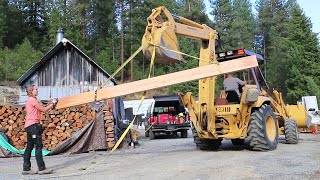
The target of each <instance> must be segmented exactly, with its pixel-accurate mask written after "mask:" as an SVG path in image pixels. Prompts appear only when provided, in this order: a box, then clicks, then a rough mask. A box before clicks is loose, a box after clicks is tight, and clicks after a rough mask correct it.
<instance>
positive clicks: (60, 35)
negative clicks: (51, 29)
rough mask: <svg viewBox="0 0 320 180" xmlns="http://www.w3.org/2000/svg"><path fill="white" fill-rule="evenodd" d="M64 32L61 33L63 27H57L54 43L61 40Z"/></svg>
mask: <svg viewBox="0 0 320 180" xmlns="http://www.w3.org/2000/svg"><path fill="white" fill-rule="evenodd" d="M63 36H64V33H63V29H62V28H61V27H59V28H58V30H57V41H56V44H58V43H59V42H61V41H62V39H63V38H64V37H63Z"/></svg>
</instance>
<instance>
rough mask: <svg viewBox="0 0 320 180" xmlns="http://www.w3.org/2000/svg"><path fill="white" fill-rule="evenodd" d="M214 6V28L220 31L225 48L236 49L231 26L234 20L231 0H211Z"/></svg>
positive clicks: (212, 13)
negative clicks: (233, 43)
mask: <svg viewBox="0 0 320 180" xmlns="http://www.w3.org/2000/svg"><path fill="white" fill-rule="evenodd" d="M210 4H211V7H212V8H213V10H212V12H211V15H213V17H214V22H213V23H214V28H215V29H216V30H217V31H218V33H219V37H220V39H221V40H222V42H223V47H224V49H225V50H231V49H234V48H233V47H232V45H231V43H232V37H231V32H230V29H231V26H232V21H233V14H232V1H231V0H210Z"/></svg>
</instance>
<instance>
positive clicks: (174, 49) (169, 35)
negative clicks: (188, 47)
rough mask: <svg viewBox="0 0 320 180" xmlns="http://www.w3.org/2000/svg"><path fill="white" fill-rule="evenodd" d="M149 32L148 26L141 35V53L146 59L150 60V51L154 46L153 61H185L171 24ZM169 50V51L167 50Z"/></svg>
mask: <svg viewBox="0 0 320 180" xmlns="http://www.w3.org/2000/svg"><path fill="white" fill-rule="evenodd" d="M153 32H154V33H152V34H151V33H150V32H149V30H148V27H147V29H146V32H145V34H144V36H143V37H142V46H143V54H144V56H145V57H146V58H147V59H150V60H151V57H152V53H153V51H154V45H156V48H155V51H156V52H155V59H154V61H155V63H159V64H173V63H178V62H185V61H184V59H183V58H182V56H181V54H179V53H178V52H180V50H179V45H178V40H177V36H176V34H175V32H174V29H173V27H172V26H167V25H166V23H163V26H162V27H161V28H159V29H156V30H155V31H153ZM169 50H170V51H169Z"/></svg>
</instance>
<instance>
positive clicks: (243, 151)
mask: <svg viewBox="0 0 320 180" xmlns="http://www.w3.org/2000/svg"><path fill="white" fill-rule="evenodd" d="M189 133H190V132H189ZM139 143H140V146H137V147H136V148H133V147H128V148H126V149H121V150H118V151H116V152H114V153H113V154H111V155H110V156H108V155H107V154H108V152H106V151H96V152H90V153H83V154H77V155H69V156H68V155H58V156H49V157H45V162H46V165H47V167H48V168H53V169H54V174H51V175H27V176H26V175H22V174H21V170H22V161H23V160H22V157H16V158H1V159H0V172H1V173H0V179H10V180H11V179H77V180H80V179H92V178H94V179H224V180H225V179H268V180H269V179H281V180H283V179H290V180H294V179H299V180H300V179H320V135H319V134H318V135H314V134H306V133H303V134H300V141H299V144H297V145H289V144H285V141H284V137H282V136H281V137H280V142H279V144H278V148H277V150H275V151H270V152H256V151H250V150H249V147H248V143H246V144H245V145H243V146H233V145H232V144H231V141H230V140H223V141H222V146H221V147H220V149H219V150H218V151H200V150H197V149H196V148H195V144H194V143H193V139H192V138H191V137H190V134H189V138H185V139H182V138H180V137H173V138H172V137H171V138H169V137H166V136H163V137H160V138H158V139H155V140H152V141H150V140H149V139H145V138H143V139H141V138H140V140H139ZM32 164H33V169H36V162H35V160H34V158H33V159H32ZM84 169H86V170H84Z"/></svg>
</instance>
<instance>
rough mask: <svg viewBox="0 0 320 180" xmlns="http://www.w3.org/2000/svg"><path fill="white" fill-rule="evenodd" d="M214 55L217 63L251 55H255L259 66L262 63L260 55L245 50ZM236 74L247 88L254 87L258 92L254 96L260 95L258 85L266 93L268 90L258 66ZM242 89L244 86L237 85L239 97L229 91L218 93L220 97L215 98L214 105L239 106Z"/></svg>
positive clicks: (234, 92) (233, 91) (260, 90)
mask: <svg viewBox="0 0 320 180" xmlns="http://www.w3.org/2000/svg"><path fill="white" fill-rule="evenodd" d="M216 55H217V61H218V62H224V61H229V60H234V59H237V58H242V57H246V56H252V55H255V56H256V57H257V60H258V63H259V64H262V63H263V62H264V58H263V57H262V56H261V55H260V54H257V53H254V52H252V51H249V50H247V49H237V50H232V51H226V52H218V53H216ZM237 74H238V75H240V74H241V75H242V77H239V78H240V79H242V80H243V81H246V82H247V84H248V85H249V86H247V88H249V89H252V88H255V87H256V88H255V89H256V90H257V91H258V92H255V94H256V95H258V94H259V95H260V94H262V89H261V86H260V83H261V84H263V85H264V87H263V88H266V90H267V91H268V90H269V86H268V84H267V82H266V80H265V78H264V75H263V73H262V71H261V69H260V68H259V66H258V67H255V68H251V69H246V70H242V71H241V72H237ZM224 78H226V75H224ZM243 89H244V85H240V84H239V85H238V91H239V92H240V94H241V96H239V95H238V93H237V92H236V91H235V90H229V91H226V90H222V91H221V93H220V97H219V98H216V100H215V104H216V105H224V104H240V102H241V97H242V94H243ZM251 91H252V90H251Z"/></svg>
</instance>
